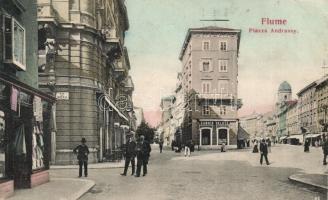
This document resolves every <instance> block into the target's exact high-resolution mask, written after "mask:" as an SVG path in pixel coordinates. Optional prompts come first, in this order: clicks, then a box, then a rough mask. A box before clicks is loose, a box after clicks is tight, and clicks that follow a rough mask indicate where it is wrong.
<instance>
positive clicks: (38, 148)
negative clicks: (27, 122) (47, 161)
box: [32, 96, 45, 170]
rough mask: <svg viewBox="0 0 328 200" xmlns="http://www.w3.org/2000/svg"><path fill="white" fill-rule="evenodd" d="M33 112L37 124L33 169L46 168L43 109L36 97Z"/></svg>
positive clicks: (35, 124)
mask: <svg viewBox="0 0 328 200" xmlns="http://www.w3.org/2000/svg"><path fill="white" fill-rule="evenodd" d="M33 112H34V117H35V122H34V126H33V133H32V148H33V151H32V162H33V163H32V169H33V170H36V169H41V168H44V153H43V152H44V149H45V148H44V132H43V116H42V114H43V108H42V100H41V98H39V97H37V96H35V97H34V100H33Z"/></svg>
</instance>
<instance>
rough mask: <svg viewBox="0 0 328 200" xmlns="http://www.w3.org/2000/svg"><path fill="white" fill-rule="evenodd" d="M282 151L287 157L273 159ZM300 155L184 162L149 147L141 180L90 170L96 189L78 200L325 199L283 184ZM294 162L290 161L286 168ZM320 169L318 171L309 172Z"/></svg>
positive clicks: (208, 154)
mask: <svg viewBox="0 0 328 200" xmlns="http://www.w3.org/2000/svg"><path fill="white" fill-rule="evenodd" d="M287 149H289V153H288V154H286V156H284V157H279V156H278V155H280V154H281V153H283V152H284V150H287ZM301 150H302V147H301V146H289V145H282V146H277V147H274V148H273V149H272V154H270V158H271V160H270V161H271V162H272V164H271V165H270V166H266V165H263V166H261V165H260V164H259V163H258V158H259V154H252V153H250V149H247V150H241V151H239V150H238V151H237V150H230V151H229V152H226V153H219V152H216V151H200V152H194V153H193V154H192V156H191V157H189V158H188V157H187V158H186V157H184V156H183V154H178V153H174V152H172V151H169V150H166V151H164V153H163V154H159V152H158V150H157V146H153V151H152V154H151V160H150V164H149V172H148V175H147V176H146V177H140V178H135V177H132V176H126V177H122V176H120V175H119V174H120V173H121V172H122V170H123V169H91V170H90V175H89V178H88V179H91V180H94V181H95V182H96V186H95V187H94V188H93V189H91V190H90V191H89V192H88V193H87V194H85V195H84V196H83V197H82V199H114V200H129V199H131V200H132V199H133V200H139V199H156V200H164V199H165V200H171V199H172V200H173V199H204V200H205V199H206V200H211V199H213V200H214V199H216V200H217V199H229V200H230V199H277V200H278V199H279V200H281V199H304V200H305V199H306V200H308V199H327V195H326V194H324V193H323V192H320V191H317V190H315V189H314V188H309V187H306V186H303V185H299V184H295V183H292V182H290V181H289V180H288V177H289V176H290V175H292V174H295V173H300V172H301V171H302V170H300V169H297V168H292V167H288V165H287V163H288V162H287V160H288V159H289V157H290V159H291V157H295V158H296V159H297V158H302V159H304V157H303V156H304V153H303V152H302V151H301ZM293 152H294V155H293V154H292V153H293ZM295 153H297V154H298V155H299V156H295V155H296V154H295ZM311 155H312V156H311ZM319 155H320V157H319ZM314 156H315V157H316V158H314V159H319V161H318V163H313V161H311V162H307V163H308V164H313V165H317V164H319V163H320V164H321V162H320V161H321V154H320V151H319V149H313V151H312V152H311V153H309V154H305V157H314ZM270 158H269V159H270ZM278 158H280V159H278ZM293 162H294V160H291V162H290V165H291V166H292V165H293ZM300 163H301V164H300ZM284 165H285V167H284ZM298 165H300V166H305V165H304V164H302V162H298V163H295V167H296V166H298ZM309 168H310V167H309ZM319 168H320V169H321V166H317V167H314V169H316V170H319ZM322 170H324V169H322ZM305 171H307V170H305ZM51 174H52V176H53V177H76V175H77V171H76V170H74V169H63V170H58V169H57V170H52V171H51Z"/></svg>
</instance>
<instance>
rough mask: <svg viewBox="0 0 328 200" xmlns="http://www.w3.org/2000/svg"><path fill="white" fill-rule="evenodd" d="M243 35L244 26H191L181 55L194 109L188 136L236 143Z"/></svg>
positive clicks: (208, 142)
mask: <svg viewBox="0 0 328 200" xmlns="http://www.w3.org/2000/svg"><path fill="white" fill-rule="evenodd" d="M240 35H241V31H240V30H237V29H227V28H220V27H203V28H192V29H189V30H188V32H187V36H186V38H185V41H184V44H183V47H182V50H181V53H180V57H179V58H180V60H181V63H182V71H181V73H182V88H183V89H184V91H185V92H186V96H187V98H188V100H187V101H186V102H187V104H188V109H189V110H190V111H191V112H189V113H188V115H186V116H185V120H184V126H187V128H184V130H186V131H184V133H183V134H185V136H183V138H184V140H190V139H192V140H193V141H194V142H195V143H197V144H199V145H200V146H207V147H211V146H216V145H220V144H222V143H225V144H228V145H232V144H236V142H237V131H238V120H237V110H238V109H239V107H240V106H241V102H240V100H238V91H237V88H238V87H237V86H238V79H237V77H238V61H237V60H238V52H239V44H240ZM185 142H186V141H182V143H185Z"/></svg>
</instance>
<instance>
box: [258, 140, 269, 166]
mask: <svg viewBox="0 0 328 200" xmlns="http://www.w3.org/2000/svg"><path fill="white" fill-rule="evenodd" d="M260 152H261V159H260V163H261V165H262V162H263V157H264V158H265V162H266V164H267V165H269V164H270V163H269V160H268V145H267V143H266V142H265V140H264V139H262V142H261V144H260Z"/></svg>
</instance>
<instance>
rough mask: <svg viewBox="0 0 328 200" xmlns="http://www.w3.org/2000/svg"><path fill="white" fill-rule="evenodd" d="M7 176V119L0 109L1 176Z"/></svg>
mask: <svg viewBox="0 0 328 200" xmlns="http://www.w3.org/2000/svg"><path fill="white" fill-rule="evenodd" d="M3 177H5V120H4V112H3V111H1V110H0V178H3Z"/></svg>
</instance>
